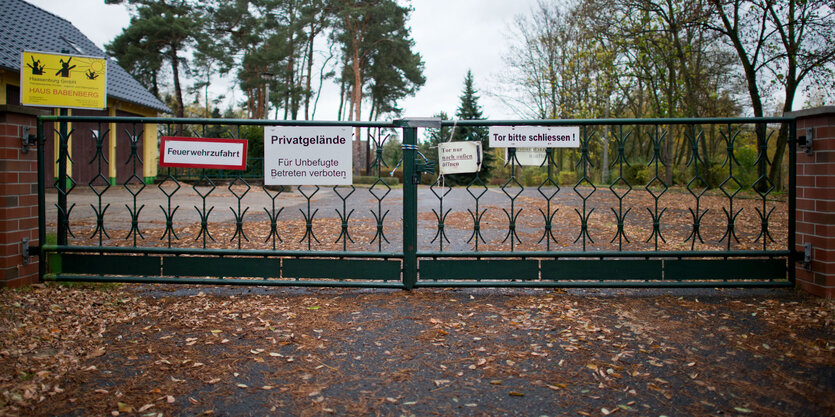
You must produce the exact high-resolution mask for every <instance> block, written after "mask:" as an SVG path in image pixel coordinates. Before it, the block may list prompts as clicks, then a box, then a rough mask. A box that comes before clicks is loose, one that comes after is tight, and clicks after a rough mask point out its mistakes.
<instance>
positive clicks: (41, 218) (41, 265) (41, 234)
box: [38, 116, 46, 282]
mask: <svg viewBox="0 0 835 417" xmlns="http://www.w3.org/2000/svg"><path fill="white" fill-rule="evenodd" d="M45 136H46V135H44V131H43V120H41V118H40V116H38V246H39V247H40V248H39V249H40V251H39V252H38V281H40V282H43V276H44V273H46V253H45V252H44V250H43V247H44V245H46V185H45V182H46V181H45V175H46V174H45V173H44V146H45V144H44V137H45Z"/></svg>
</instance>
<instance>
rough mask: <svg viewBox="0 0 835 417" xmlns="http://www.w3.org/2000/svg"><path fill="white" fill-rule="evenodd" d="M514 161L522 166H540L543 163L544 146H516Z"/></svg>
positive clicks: (544, 156) (544, 155)
mask: <svg viewBox="0 0 835 417" xmlns="http://www.w3.org/2000/svg"><path fill="white" fill-rule="evenodd" d="M515 155H516V161H517V162H518V163H519V165H522V166H534V167H540V166H542V165H543V164H545V158H546V157H547V153H546V152H545V148H516V154H515Z"/></svg>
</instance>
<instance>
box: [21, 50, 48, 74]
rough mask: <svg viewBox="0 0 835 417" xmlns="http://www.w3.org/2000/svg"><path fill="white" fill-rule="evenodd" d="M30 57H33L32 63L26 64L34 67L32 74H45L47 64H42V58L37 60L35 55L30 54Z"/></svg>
mask: <svg viewBox="0 0 835 417" xmlns="http://www.w3.org/2000/svg"><path fill="white" fill-rule="evenodd" d="M29 57H30V58H32V63H31V64H26V66H27V67H29V68H32V75H43V69H44V67H45V65H41V61H40V60H37V61H36V60H35V57H34V56H32V55H30V56H29Z"/></svg>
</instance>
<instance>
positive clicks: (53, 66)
mask: <svg viewBox="0 0 835 417" xmlns="http://www.w3.org/2000/svg"><path fill="white" fill-rule="evenodd" d="M22 56H23V61H22V65H21V66H20V102H21V103H22V104H23V105H25V106H39V107H67V108H82V109H105V108H107V59H106V58H96V57H90V56H79V55H67V54H52V53H45V52H30V51H23V54H22Z"/></svg>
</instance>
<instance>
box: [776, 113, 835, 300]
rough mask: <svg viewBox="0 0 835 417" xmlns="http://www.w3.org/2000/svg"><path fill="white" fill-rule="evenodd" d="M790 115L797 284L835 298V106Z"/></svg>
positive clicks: (816, 293) (821, 294) (811, 291)
mask: <svg viewBox="0 0 835 417" xmlns="http://www.w3.org/2000/svg"><path fill="white" fill-rule="evenodd" d="M786 115H787V116H792V117H796V118H797V119H796V120H797V122H796V123H797V124H796V126H797V130H796V131H795V134H796V137H797V143H798V147H797V153H796V155H797V209H796V225H797V228H796V229H795V230H796V231H795V241H796V243H795V247H794V248H790V249H794V250H795V251H796V253H798V254H799V256H798V259H796V261H797V262H796V263H795V265H794V266H793V267H795V268H796V283H797V286H798V287H799V288H801V289H803V290H804V291H807V292H809V293H811V294H814V295H817V296H819V297H829V298H831V297H835V106H827V107H818V108H814V109H808V110H801V111H796V112H792V113H788V114H786Z"/></svg>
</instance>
